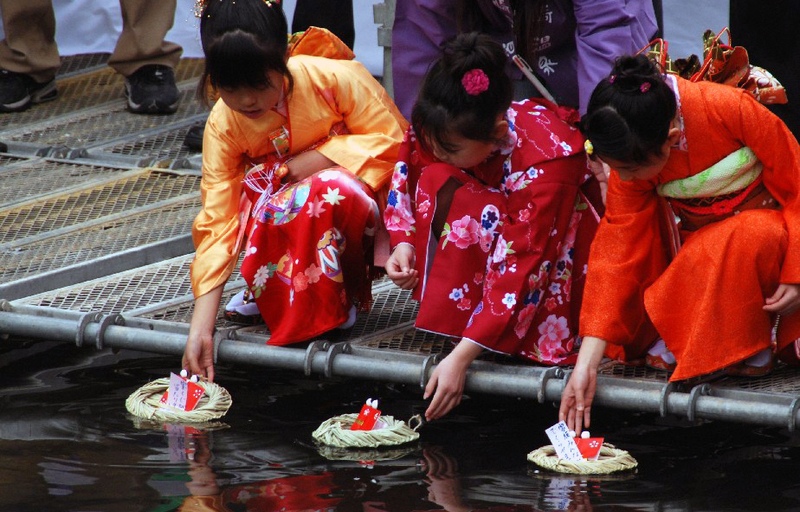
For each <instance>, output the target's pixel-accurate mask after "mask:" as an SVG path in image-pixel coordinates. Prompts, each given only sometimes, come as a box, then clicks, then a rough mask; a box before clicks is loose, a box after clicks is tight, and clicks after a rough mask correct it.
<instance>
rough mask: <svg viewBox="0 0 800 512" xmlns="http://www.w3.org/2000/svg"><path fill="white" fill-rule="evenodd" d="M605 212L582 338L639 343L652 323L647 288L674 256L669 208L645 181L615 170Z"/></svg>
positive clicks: (596, 241) (586, 296)
mask: <svg viewBox="0 0 800 512" xmlns="http://www.w3.org/2000/svg"><path fill="white" fill-rule="evenodd" d="M607 197H608V202H607V204H606V212H605V215H604V216H603V218H602V219H601V221H600V226H599V227H598V230H597V234H596V235H595V239H594V241H593V242H592V247H591V251H590V253H589V265H588V273H587V275H586V286H585V288H584V296H583V305H582V308H581V316H580V333H581V335H582V336H596V337H599V338H602V339H604V340H606V341H608V342H610V343H613V344H617V345H626V344H632V343H634V342H637V339H636V338H637V334H639V333H640V332H642V330H643V329H645V328H646V327H647V326H650V325H651V324H650V320H649V318H648V316H647V313H646V311H645V308H644V290H645V289H647V287H648V286H650V285H651V284H652V283H653V282H654V281H655V280H656V279H657V278H658V276H660V275H661V273H663V272H664V270H665V269H666V268H667V265H668V264H669V260H670V258H671V254H670V252H669V249H668V248H669V247H670V246H669V244H668V239H667V232H666V229H667V228H666V222H667V221H666V220H665V214H666V211H667V210H666V206H665V204H664V202H663V199H662V198H660V197H658V196H657V194H656V192H655V189H654V186H653V184H652V183H650V182H646V181H638V180H634V181H629V182H623V181H622V180H621V179H620V178H619V176H618V175H617V173H616V172H613V173H611V176H610V178H609V185H608V196H607Z"/></svg>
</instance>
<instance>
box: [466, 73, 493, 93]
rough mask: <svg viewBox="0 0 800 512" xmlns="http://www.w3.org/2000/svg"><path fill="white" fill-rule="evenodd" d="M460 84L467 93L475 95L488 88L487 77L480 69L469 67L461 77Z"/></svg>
mask: <svg viewBox="0 0 800 512" xmlns="http://www.w3.org/2000/svg"><path fill="white" fill-rule="evenodd" d="M461 85H463V86H464V90H465V91H467V94H469V95H470V96H477V95H479V94H480V93H482V92H485V91H486V90H487V89H488V88H489V77H488V76H486V73H485V72H484V71H483V70H482V69H479V68H475V69H470V70H469V71H467V72H466V73H464V76H463V77H461Z"/></svg>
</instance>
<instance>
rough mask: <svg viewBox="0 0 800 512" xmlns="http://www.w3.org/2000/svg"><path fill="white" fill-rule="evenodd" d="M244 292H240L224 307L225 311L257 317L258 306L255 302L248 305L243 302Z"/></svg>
mask: <svg viewBox="0 0 800 512" xmlns="http://www.w3.org/2000/svg"><path fill="white" fill-rule="evenodd" d="M244 292H245V291H244V290H242V291H240V292H239V293H237V294H236V295H234V296H233V297H231V300H229V301H228V303H227V304H226V305H225V311H235V312H237V313H239V314H240V315H246V316H254V315H258V314H259V313H258V305H257V304H256V303H255V301H251V302H248V303H245V302H244Z"/></svg>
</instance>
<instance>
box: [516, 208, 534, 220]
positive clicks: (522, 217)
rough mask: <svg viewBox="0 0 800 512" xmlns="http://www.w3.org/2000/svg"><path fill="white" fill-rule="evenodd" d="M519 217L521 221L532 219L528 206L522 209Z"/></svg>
mask: <svg viewBox="0 0 800 512" xmlns="http://www.w3.org/2000/svg"><path fill="white" fill-rule="evenodd" d="M518 217H519V221H520V222H528V221H529V220H531V211H530V210H528V209H527V208H525V209H524V210H520V211H519V214H518Z"/></svg>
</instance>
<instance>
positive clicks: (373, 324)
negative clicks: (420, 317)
mask: <svg viewBox="0 0 800 512" xmlns="http://www.w3.org/2000/svg"><path fill="white" fill-rule="evenodd" d="M417 309H418V308H417V301H415V300H412V299H411V292H410V291H407V290H401V289H399V288H393V289H392V288H390V289H389V290H387V291H385V292H383V293H379V294H375V295H374V297H373V300H372V308H371V309H370V311H369V313H362V314H360V315H358V316H357V317H356V323H355V325H354V326H353V328H352V330H351V334H350V336H349V337H354V338H355V337H361V336H368V335H370V334H373V333H376V332H378V331H382V330H384V329H388V328H390V327H394V326H396V325H399V324H401V323H403V322H409V321H411V320H414V318H416V316H417Z"/></svg>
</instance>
